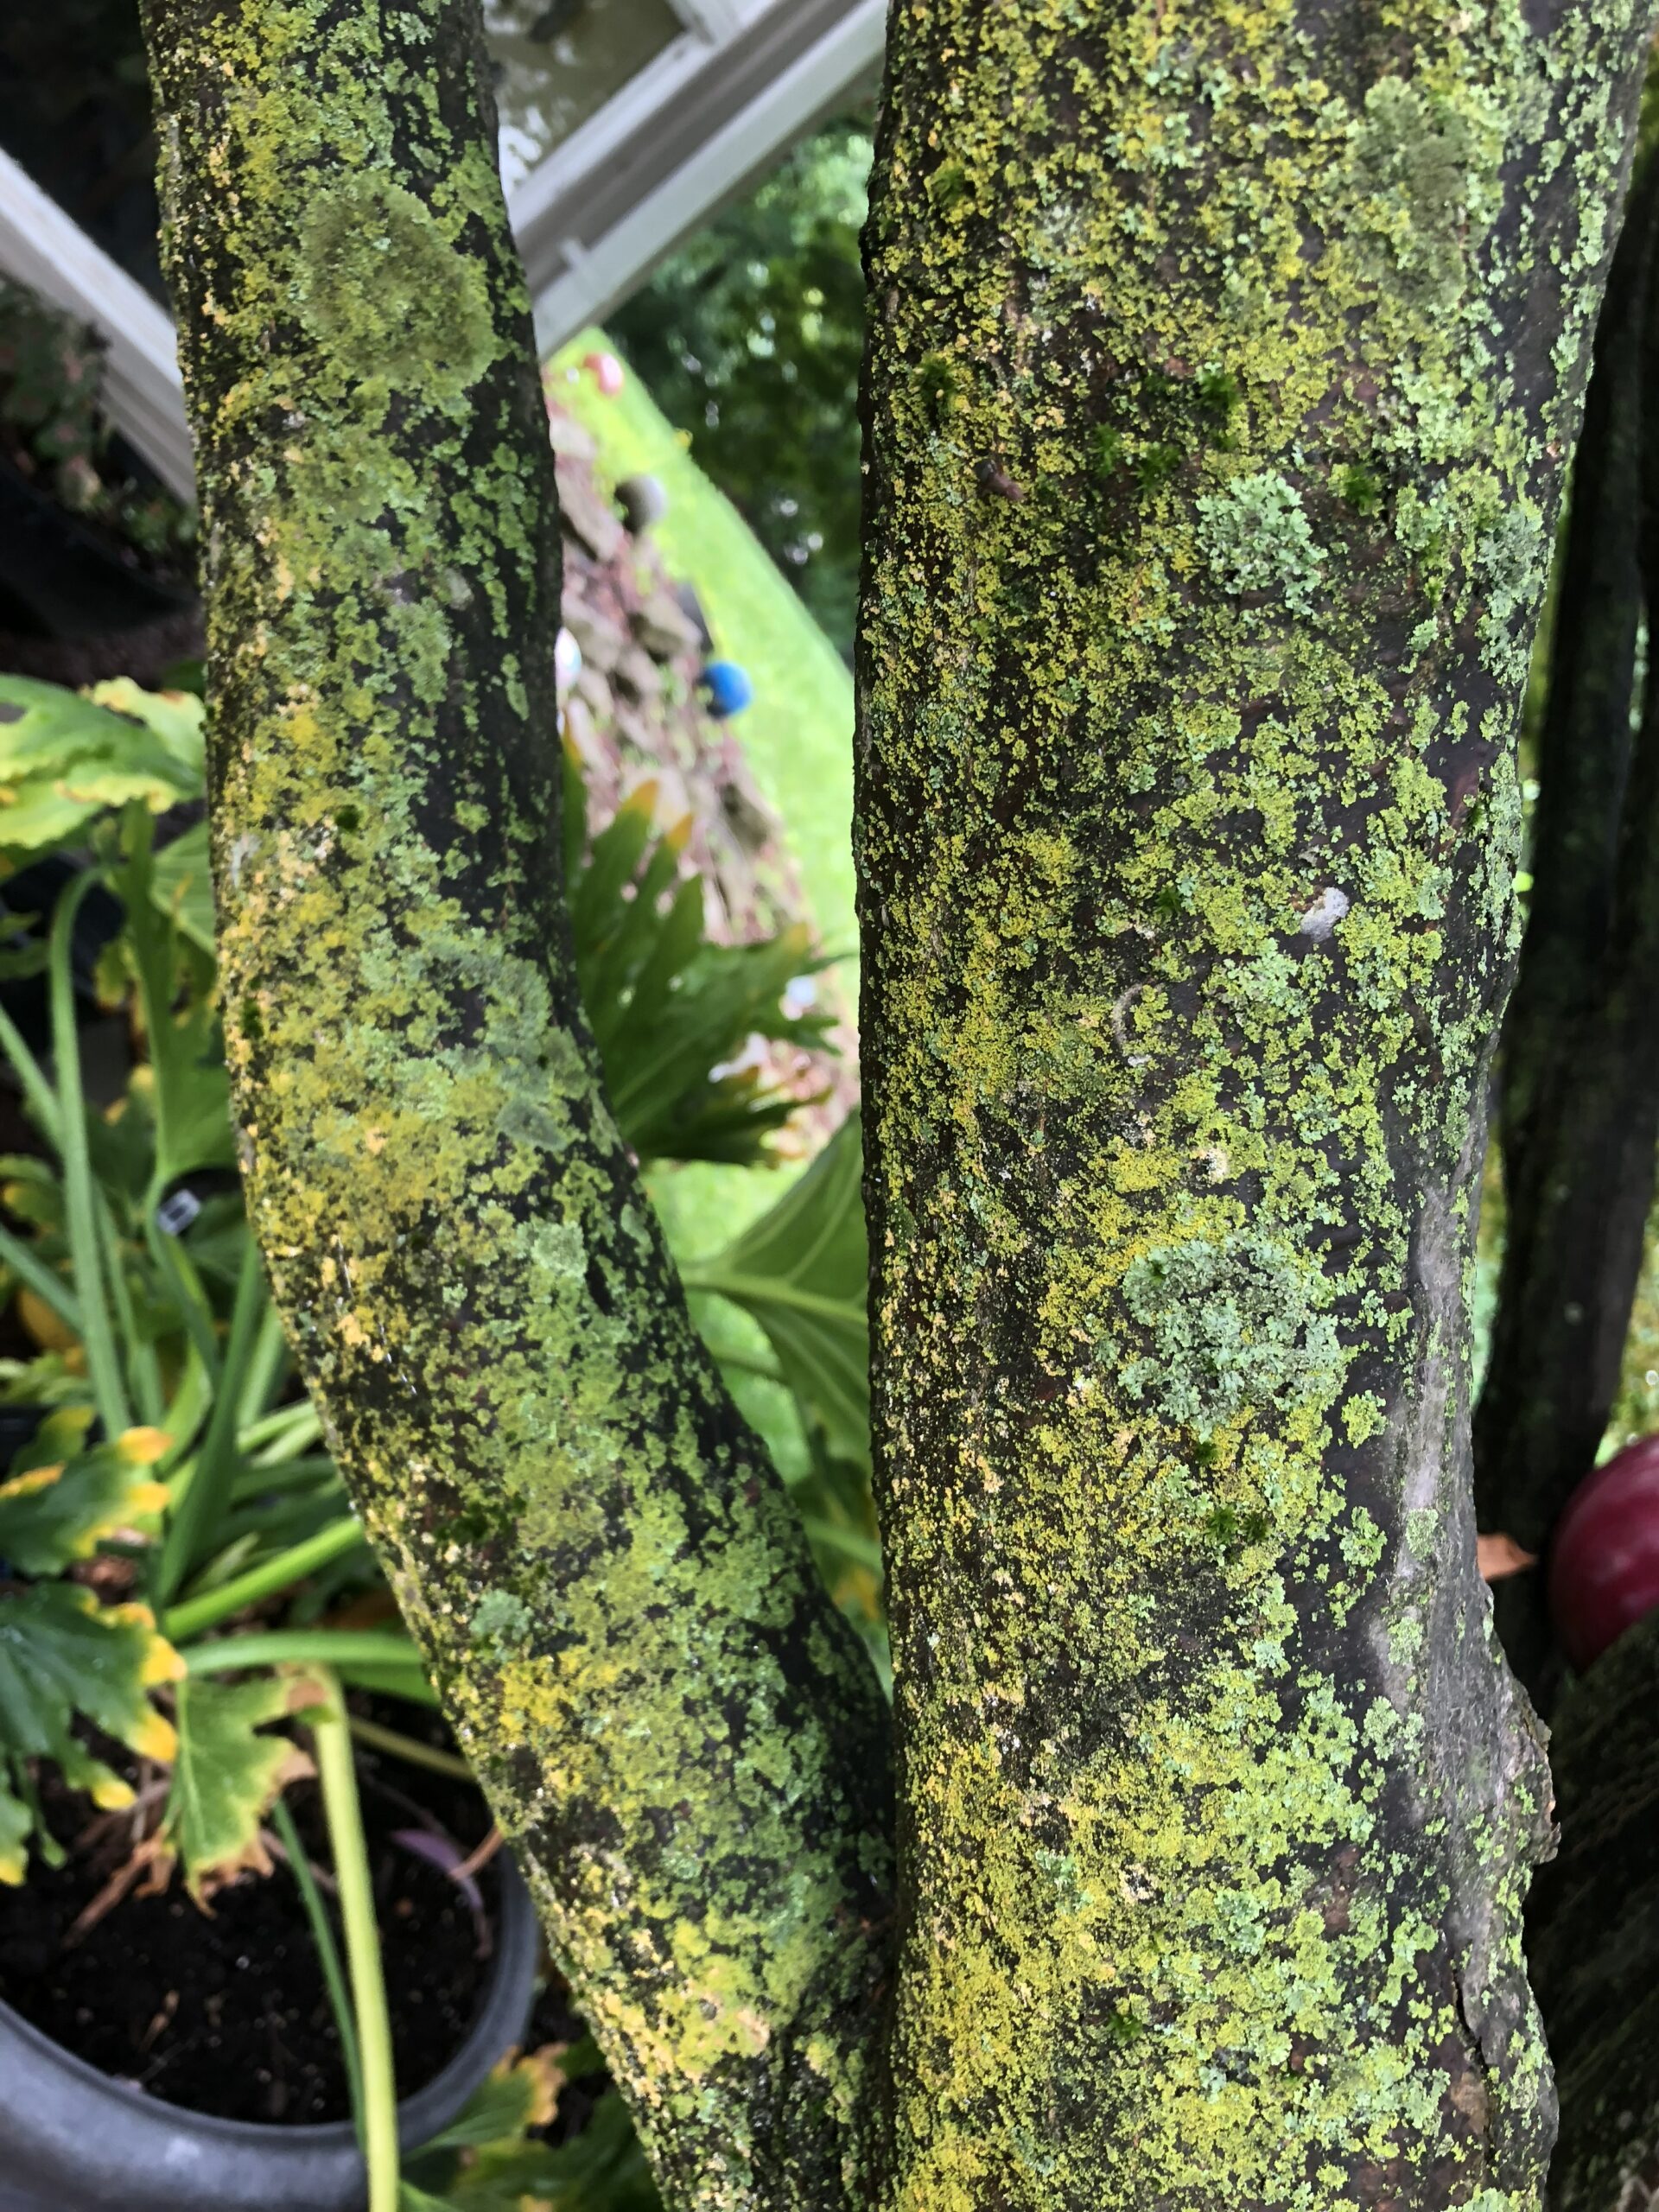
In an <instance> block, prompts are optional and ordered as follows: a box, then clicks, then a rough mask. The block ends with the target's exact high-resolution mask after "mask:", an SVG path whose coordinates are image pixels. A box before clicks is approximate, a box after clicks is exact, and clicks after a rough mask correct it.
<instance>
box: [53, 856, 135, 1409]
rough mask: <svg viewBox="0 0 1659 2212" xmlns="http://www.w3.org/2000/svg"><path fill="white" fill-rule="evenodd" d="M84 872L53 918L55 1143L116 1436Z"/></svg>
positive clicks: (120, 1399) (90, 1357) (90, 1353)
mask: <svg viewBox="0 0 1659 2212" xmlns="http://www.w3.org/2000/svg"><path fill="white" fill-rule="evenodd" d="M96 880H97V878H96V874H95V871H93V870H92V869H90V868H89V869H87V870H86V872H85V873H84V874H81V875H78V876H77V877H76V878H75V880H74V881H73V883H71V884H70V885H68V886H67V888H66V889H65V891H64V893H63V894H62V896H61V897H60V899H59V900H58V904H57V911H56V912H54V915H53V917H52V937H51V943H50V947H49V950H48V962H49V966H50V990H51V1006H52V1053H53V1058H54V1061H55V1063H56V1069H55V1072H56V1075H57V1079H58V1147H59V1150H60V1153H61V1154H62V1157H63V1200H64V1227H65V1230H66V1232H67V1236H68V1241H69V1259H70V1264H71V1266H72V1268H73V1272H74V1278H75V1291H76V1294H77V1296H78V1297H79V1301H80V1311H81V1319H82V1322H83V1330H82V1336H81V1341H82V1343H83V1344H85V1346H86V1373H87V1377H88V1379H89V1381H90V1382H91V1383H92V1396H93V1399H94V1400H95V1402H96V1403H97V1406H98V1411H99V1419H100V1420H101V1421H103V1423H104V1433H105V1435H106V1436H108V1437H110V1438H111V1439H113V1438H115V1437H118V1436H119V1435H121V1434H122V1433H124V1431H125V1430H127V1429H129V1428H130V1427H132V1415H131V1413H130V1410H129V1408H128V1405H127V1393H126V1386H125V1383H124V1382H123V1380H122V1375H121V1361H120V1356H119V1354H118V1351H117V1350H116V1344H115V1337H114V1334H113V1332H112V1331H111V1327H110V1317H109V1311H108V1308H107V1307H106V1306H105V1302H104V1283H103V1274H102V1266H101V1255H100V1250H99V1246H100V1241H101V1240H100V1237H99V1218H98V1215H99V1202H98V1191H97V1186H96V1185H95V1184H94V1183H93V1180H92V1155H91V1154H90V1152H89V1151H88V1149H87V1144H86V1094H85V1092H84V1090H82V1087H81V1080H80V1044H79V1037H78V1035H77V1033H76V1027H75V989H74V977H73V970H72V969H71V965H70V948H71V941H72V938H73V931H74V926H75V916H76V914H77V913H78V912H79V911H80V902H81V900H82V899H84V898H85V897H86V893H88V892H89V891H90V890H91V889H92V885H93V883H94V882H95V881H96Z"/></svg>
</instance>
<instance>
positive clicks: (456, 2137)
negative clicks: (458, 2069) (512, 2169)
mask: <svg viewBox="0 0 1659 2212" xmlns="http://www.w3.org/2000/svg"><path fill="white" fill-rule="evenodd" d="M536 2087H537V2085H536V2077H535V2075H534V2074H533V2073H531V2071H530V2070H529V2069H526V2068H524V2067H519V2066H513V2067H510V2068H509V2069H507V2071H506V2072H505V2074H492V2075H490V2077H489V2079H488V2080H487V2081H486V2082H483V2083H482V2084H481V2085H480V2087H479V2088H477V2089H475V2090H474V2092H473V2094H472V2095H471V2096H470V2097H469V2098H468V2099H467V2106H466V2108H465V2110H464V2111H463V2112H462V2113H461V2117H460V2118H459V2119H458V2120H453V2121H451V2123H450V2125H449V2126H448V2127H446V2128H445V2129H444V2131H443V2133H442V2134H441V2135H435V2136H434V2137H433V2138H432V2139H431V2141H430V2142H429V2143H423V2144H422V2145H421V2150H422V2152H423V2153H424V2152H428V2151H468V2150H477V2149H479V2148H480V2146H481V2145H484V2144H486V2143H499V2142H500V2141H502V2139H504V2138H505V2137H507V2136H516V2135H520V2134H522V2133H524V2129H525V2127H526V2126H528V2125H529V2123H530V2116H531V2107H532V2106H533V2105H534V2104H535V2101H536Z"/></svg>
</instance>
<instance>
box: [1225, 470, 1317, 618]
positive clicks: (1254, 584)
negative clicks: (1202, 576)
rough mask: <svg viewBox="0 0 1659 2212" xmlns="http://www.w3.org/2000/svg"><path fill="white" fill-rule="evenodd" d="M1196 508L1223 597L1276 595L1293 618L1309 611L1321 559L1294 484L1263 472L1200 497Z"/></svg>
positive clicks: (1276, 474) (1266, 471) (1238, 479)
mask: <svg viewBox="0 0 1659 2212" xmlns="http://www.w3.org/2000/svg"><path fill="white" fill-rule="evenodd" d="M1197 508H1198V543H1199V545H1200V547H1201V548H1202V549H1203V551H1204V555H1205V559H1206V560H1207V561H1208V562H1209V563H1210V567H1211V573H1212V574H1213V575H1214V576H1215V579H1216V581H1217V583H1218V584H1219V585H1220V586H1221V588H1222V589H1223V590H1224V591H1227V592H1247V591H1268V592H1278V593H1281V594H1283V596H1284V601H1285V605H1286V606H1287V607H1289V608H1290V609H1291V611H1292V613H1297V614H1306V613H1307V612H1308V611H1309V608H1310V607H1311V606H1312V604H1313V589H1314V587H1315V586H1316V585H1317V583H1318V582H1319V569H1320V567H1321V565H1322V563H1324V560H1325V553H1324V550H1323V548H1321V547H1320V546H1319V545H1317V544H1315V543H1314V541H1313V530H1312V528H1311V527H1310V525H1309V523H1308V519H1307V515H1306V512H1305V510H1304V508H1303V506H1302V499H1301V494H1300V492H1298V491H1297V489H1296V487H1295V486H1294V484H1287V482H1286V480H1285V479H1284V478H1283V477H1282V476H1281V475H1280V474H1279V473H1278V471H1277V470H1276V469H1271V468H1269V469H1264V470H1263V471H1262V474H1260V475H1255V476H1237V477H1235V478H1234V479H1233V480H1232V482H1231V483H1230V484H1229V486H1227V488H1226V490H1225V491H1224V492H1206V493H1204V494H1203V495H1202V496H1201V497H1200V499H1198V502H1197Z"/></svg>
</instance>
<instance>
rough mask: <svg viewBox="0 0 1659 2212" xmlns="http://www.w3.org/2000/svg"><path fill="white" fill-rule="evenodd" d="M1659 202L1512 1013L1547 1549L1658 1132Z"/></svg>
mask: <svg viewBox="0 0 1659 2212" xmlns="http://www.w3.org/2000/svg"><path fill="white" fill-rule="evenodd" d="M1656 217H1659V165H1655V164H1654V163H1652V162H1649V165H1648V168H1647V171H1646V174H1645V175H1644V176H1643V180H1642V182H1641V184H1640V186H1639V187H1637V188H1635V189H1634V190H1633V191H1632V194H1631V203H1630V212H1629V217H1628V220H1627V222H1626V225H1625V229H1624V235H1623V236H1622V237H1621V238H1620V240H1619V244H1618V252H1617V254H1616V256H1615V257H1614V261H1613V267H1612V272H1611V277H1610V278H1609V283H1608V294H1607V302H1606V305H1605V308H1604V311H1603V314H1602V316H1601V321H1600V322H1599V326H1598V327H1597V332H1596V346H1595V373H1594V375H1593V377H1592V380H1591V385H1590V390H1589V393H1588V396H1587V397H1586V408H1585V428H1584V436H1583V438H1582V440H1581V441H1580V448H1579V454H1578V459H1577V461H1576V462H1575V464H1574V469H1573V513H1572V520H1571V524H1570V527H1569V529H1568V531H1567V545H1566V549H1565V556H1564V559H1563V561H1562V564H1561V579H1562V580H1561V594H1560V605H1559V606H1558V607H1557V609H1556V617H1555V631H1554V650H1553V652H1552V657H1551V663H1550V677H1549V695H1548V707H1547V709H1546V713H1545V716H1544V722H1543V728H1542V732H1541V738H1540V743H1539V748H1538V752H1539V759H1538V772H1539V780H1540V784H1541V797H1540V802H1539V810H1538V816H1537V821H1538V831H1537V836H1536V838H1535V847H1534V853H1533V860H1532V872H1533V877H1534V889H1533V895H1532V902H1531V912H1530V913H1529V918H1528V922H1527V933H1526V939H1525V942H1524V944H1522V950H1521V962H1520V968H1519V971H1518V974H1517V976H1516V989H1515V997H1514V1000H1513V1001H1512V1003H1511V1005H1510V1010H1509V1014H1508V1016H1507V1017H1506V1020H1505V1021H1504V1026H1503V1058H1502V1070H1501V1072H1502V1088H1501V1100H1500V1111H1499V1119H1498V1128H1499V1135H1500V1136H1501V1139H1502V1142H1503V1187H1504V1198H1505V1206H1506V1214H1505V1236H1504V1243H1503V1271H1502V1281H1501V1284H1500V1288H1499V1296H1498V1304H1497V1321H1496V1324H1495V1326H1494V1329H1493V1332H1492V1354H1491V1363H1490V1364H1489V1366H1488V1369H1487V1374H1486V1380H1485V1383H1484V1387H1483V1389H1482V1391H1481V1398H1480V1403H1479V1406H1478V1408H1477V1411H1476V1415H1475V1424H1474V1446H1475V1508H1476V1512H1477V1515H1478V1518H1479V1521H1480V1525H1481V1526H1482V1528H1483V1529H1487V1530H1490V1531H1492V1532H1497V1531H1502V1532H1503V1533H1504V1534H1506V1535H1509V1536H1510V1537H1511V1538H1513V1539H1514V1540H1515V1541H1516V1542H1517V1543H1519V1544H1520V1545H1521V1546H1522V1548H1524V1549H1525V1550H1527V1551H1529V1552H1534V1553H1541V1552H1542V1551H1544V1550H1545V1548H1546V1547H1547V1546H1548V1541H1549V1537H1550V1532H1551V1530H1552V1529H1553V1528H1554V1523H1555V1520H1556V1517H1557V1516H1558V1515H1559V1514H1560V1510H1561V1508H1562V1506H1563V1505H1564V1504H1565V1503H1566V1502H1567V1497H1568V1496H1569V1495H1570V1494H1571V1492H1572V1491H1573V1487H1574V1485H1575V1484H1578V1483H1579V1482H1580V1481H1581V1480H1582V1479H1583V1478H1584V1476H1585V1474H1586V1471H1588V1469H1589V1468H1590V1467H1591V1466H1592V1464H1593V1462H1594V1459H1595V1455H1596V1447H1597V1446H1598V1445H1599V1443H1600V1441H1601V1439H1602V1435H1603V1433H1604V1432H1605V1429H1606V1427H1607V1421H1608V1418H1609V1415H1610V1414H1611V1411H1612V1405H1613V1400H1614V1397H1615V1395H1616V1394H1617V1392H1618V1378H1619V1370H1620V1366H1621V1363H1622V1361H1623V1357H1624V1342H1625V1338H1626V1336H1627V1335H1628V1333H1629V1330H1630V1308H1631V1306H1632V1304H1633V1303H1634V1300H1635V1297H1636V1287H1637V1278H1638V1276H1639V1274H1640V1272H1641V1266H1642V1248H1643V1236H1644V1233H1645V1230H1646V1228H1647V1222H1648V1214H1649V1207H1650V1205H1651V1204H1652V1199H1653V1183H1654V1158H1655V1152H1656V1147H1659V1023H1656V1021H1655V1020H1654V1018H1653V986H1654V978H1655V976H1656V974H1659V685H1655V684H1652V683H1649V685H1648V686H1647V690H1646V696H1645V697H1644V698H1643V697H1642V696H1640V695H1639V693H1638V689H1637V646H1638V637H1639V628H1640V625H1641V623H1642V621H1643V618H1644V616H1645V614H1646V612H1647V609H1648V608H1649V607H1651V606H1652V605H1653V604H1654V603H1655V601H1654V592H1655V588H1656V585H1659V436H1656V435H1655V429H1654V424H1653V423H1652V422H1651V420H1650V419H1647V395H1648V393H1649V392H1650V391H1652V389H1653V385H1654V378H1655V376H1656V374H1659V311H1656V296H1655V288H1654V283H1653V254H1654V238H1655V224H1656ZM1638 711H1639V715H1640V721H1639V725H1638V724H1637V719H1636V718H1637V714H1638ZM1497 1621H1498V1625H1499V1629H1500V1631H1501V1633H1502V1636H1503V1645H1504V1649H1505V1650H1506V1651H1507V1653H1508V1655H1509V1657H1510V1662H1511V1664H1512V1665H1513V1666H1514V1667H1515V1668H1516V1670H1517V1672H1518V1673H1519V1674H1520V1675H1521V1676H1522V1680H1523V1681H1525V1682H1526V1683H1527V1684H1528V1686H1529V1688H1530V1689H1531V1690H1532V1692H1533V1694H1534V1695H1535V1696H1541V1695H1545V1694H1548V1691H1549V1689H1550V1688H1552V1687H1553V1683H1552V1675H1553V1672H1554V1666H1555V1662H1554V1657H1553V1652H1552V1646H1551V1641H1550V1637H1549V1632H1548V1621H1547V1618H1546V1614H1545V1606H1544V1578H1543V1577H1542V1576H1541V1575H1536V1574H1532V1575H1520V1576H1516V1577H1513V1578H1511V1579H1510V1580H1509V1581H1507V1582H1506V1583H1504V1584H1503V1586H1501V1587H1500V1588H1499V1590H1498V1591H1497ZM1546 1709H1548V1707H1546Z"/></svg>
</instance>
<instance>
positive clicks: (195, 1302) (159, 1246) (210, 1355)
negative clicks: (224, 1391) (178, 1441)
mask: <svg viewBox="0 0 1659 2212" xmlns="http://www.w3.org/2000/svg"><path fill="white" fill-rule="evenodd" d="M158 1196H159V1192H158V1186H157V1185H156V1183H155V1181H154V1180H153V1179H152V1181H151V1184H150V1187H149V1190H148V1191H147V1192H145V1193H144V1242H145V1243H146V1244H147V1245H148V1247H149V1256H150V1259H151V1262H153V1264H154V1266H155V1268H156V1274H159V1275H160V1277H161V1278H162V1281H163V1282H164V1283H165V1284H166V1285H167V1287H168V1291H169V1292H170V1293H171V1294H172V1298H173V1302H174V1304H175V1306H177V1307H178V1309H179V1319H181V1322H182V1323H183V1324H184V1328H185V1332H186V1333H187V1334H188V1337H189V1338H190V1341H191V1343H192V1344H194V1346H195V1348H196V1355H197V1357H198V1358H199V1359H200V1361H201V1363H202V1365H203V1366H204V1367H205V1368H206V1369H207V1372H208V1374H209V1375H210V1376H213V1379H214V1381H215V1383H217V1381H218V1378H219V1343H218V1339H217V1338H215V1337H214V1335H213V1311H212V1308H211V1307H210V1306H209V1305H208V1303H207V1297H206V1295H205V1294H204V1293H203V1291H202V1287H201V1282H200V1277H199V1276H198V1275H197V1274H196V1271H195V1268H194V1266H193V1265H192V1264H191V1261H190V1258H189V1255H188V1253H186V1252H184V1251H183V1250H182V1249H181V1247H180V1243H179V1240H178V1238H177V1237H176V1236H168V1235H166V1234H165V1232H164V1231H163V1230H160V1229H158V1228H157V1227H156V1204H157V1202H158Z"/></svg>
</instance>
